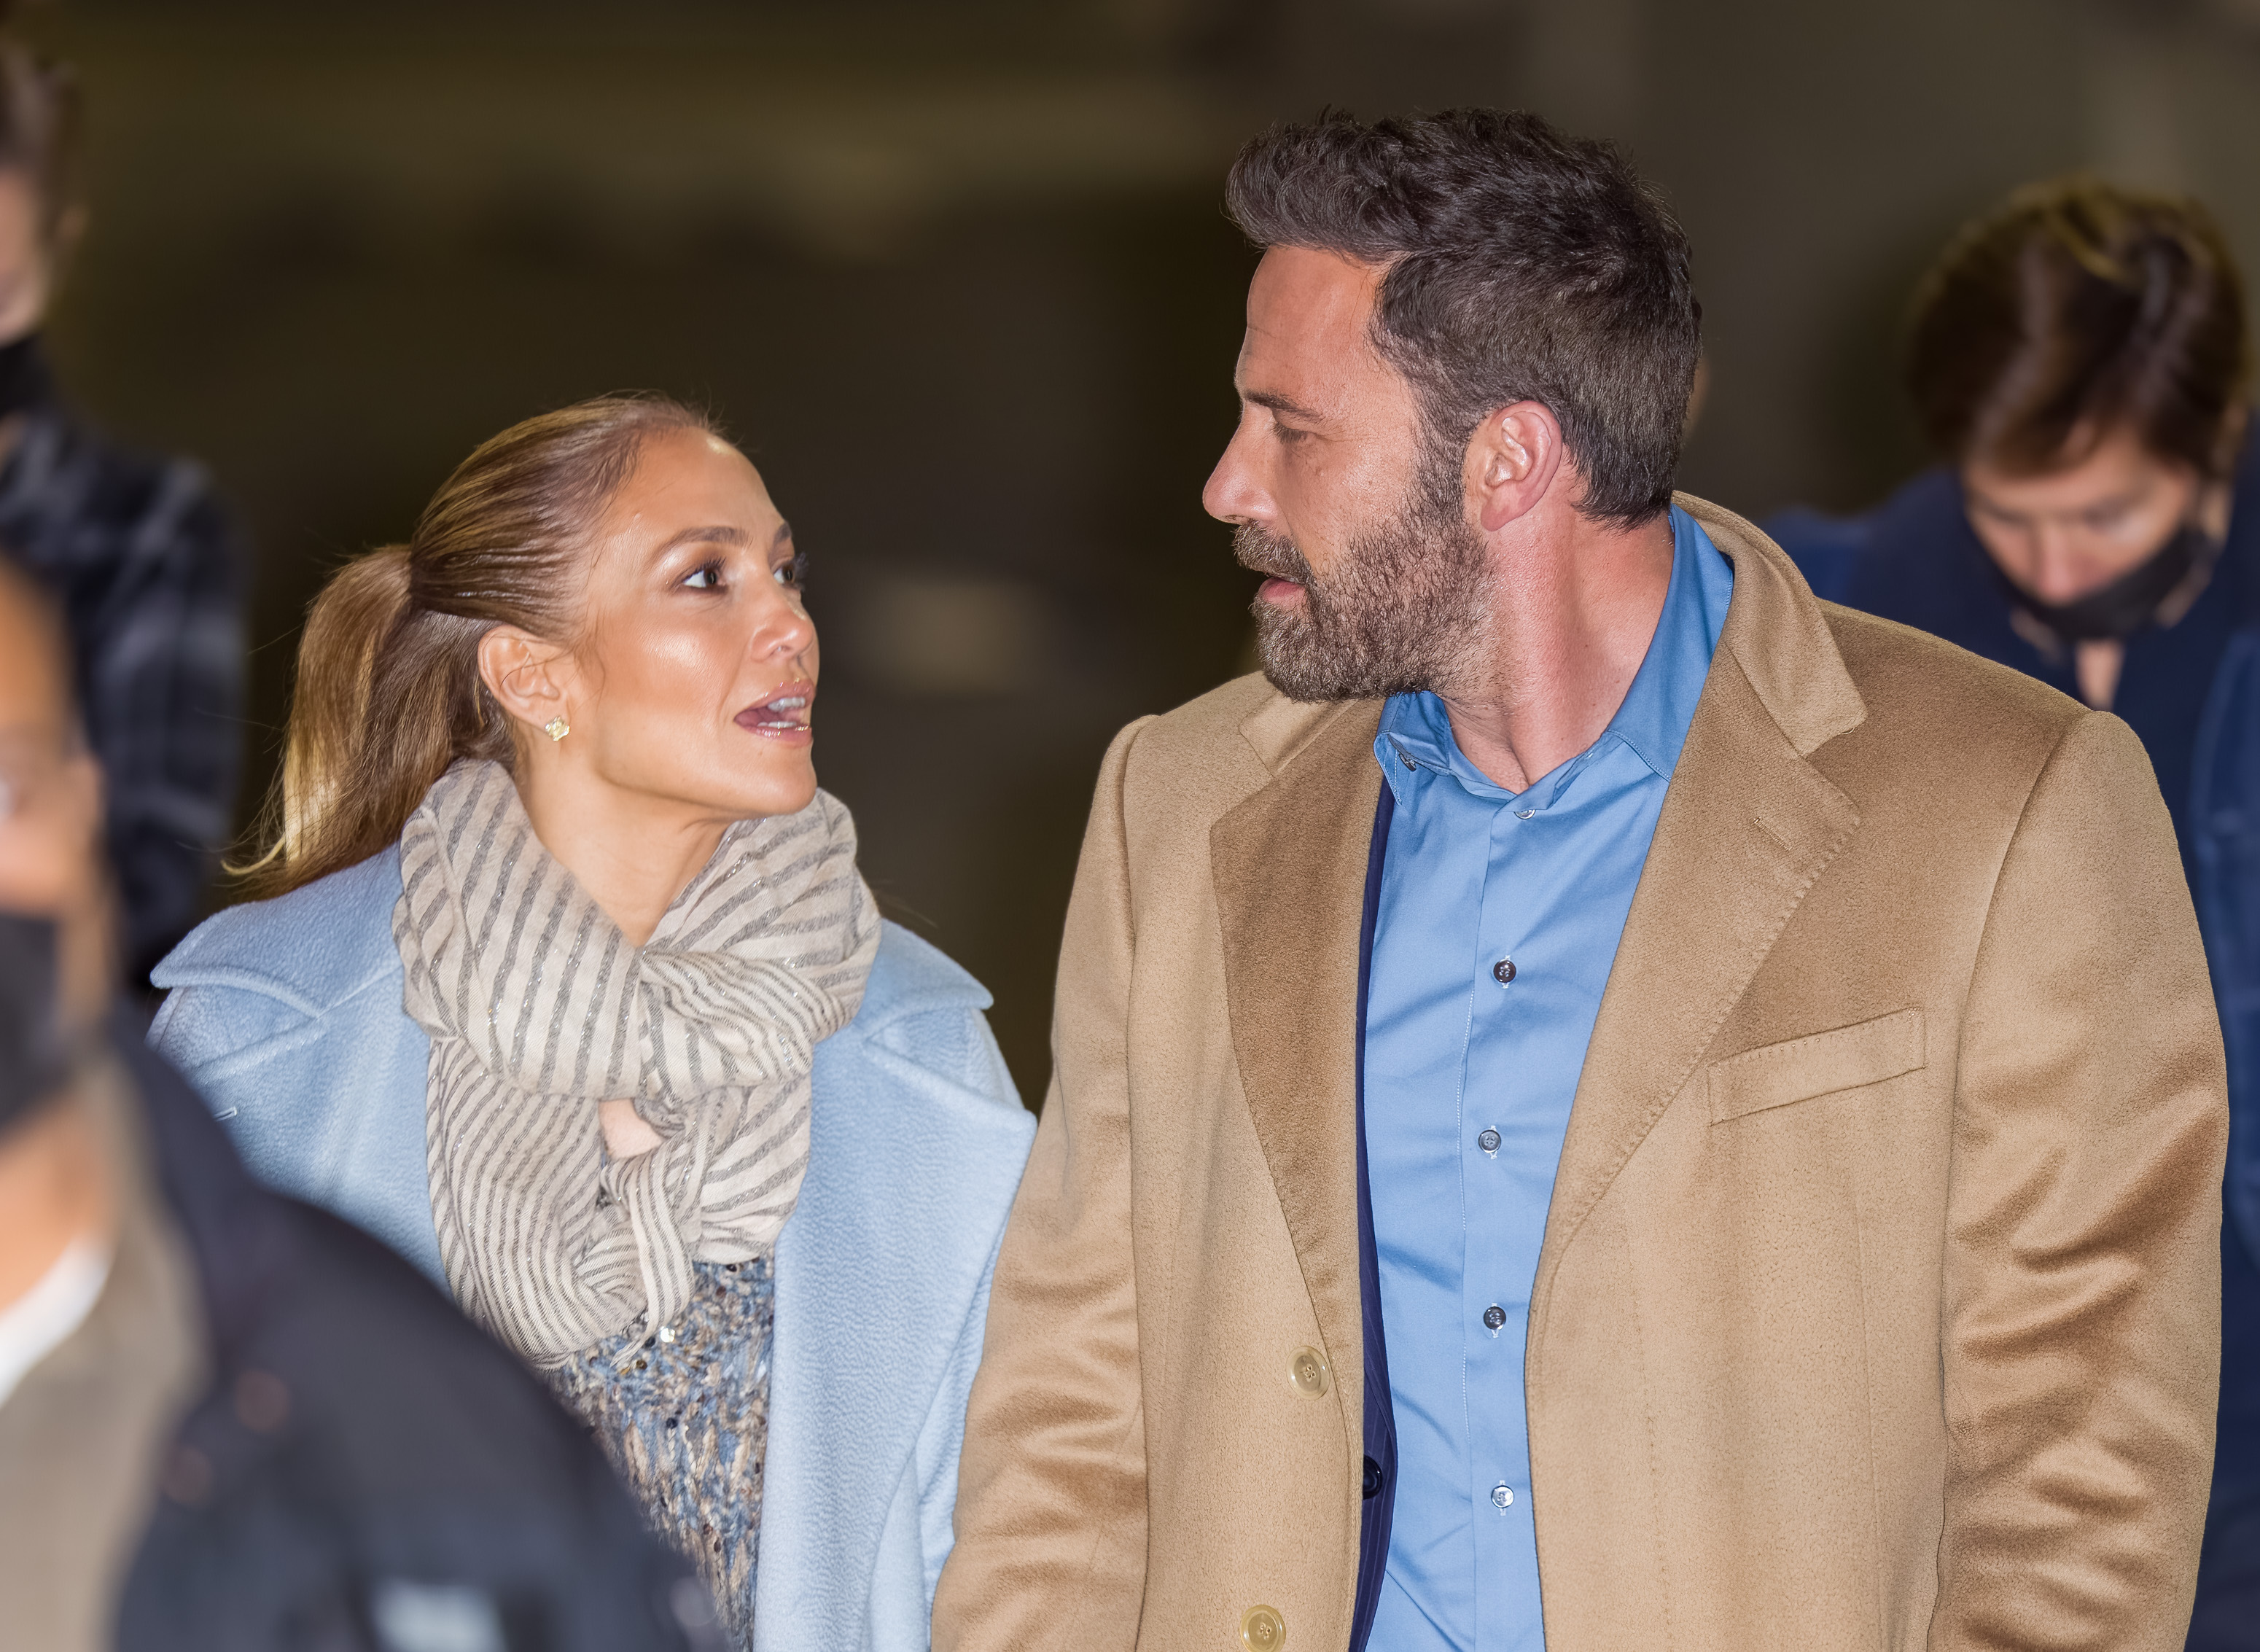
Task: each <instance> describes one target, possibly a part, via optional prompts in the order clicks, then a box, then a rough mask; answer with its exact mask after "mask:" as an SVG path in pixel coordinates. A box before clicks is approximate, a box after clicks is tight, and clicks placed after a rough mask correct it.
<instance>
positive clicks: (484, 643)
mask: <svg viewBox="0 0 2260 1652" xmlns="http://www.w3.org/2000/svg"><path fill="white" fill-rule="evenodd" d="M566 664H567V652H566V650H565V649H563V648H561V647H558V646H557V645H556V644H555V643H553V642H544V641H542V640H541V639H540V638H539V637H536V636H534V635H533V634H532V633H529V632H524V631H520V630H519V628H518V627H517V626H495V627H494V628H493V629H492V630H490V631H489V632H488V633H486V635H484V636H483V637H481V638H480V639H479V680H480V681H481V682H482V683H485V684H486V685H487V692H488V693H490V694H491V695H493V696H494V697H495V700H496V702H497V704H500V705H501V707H502V709H503V710H504V711H505V712H509V713H510V715H511V716H512V717H514V718H516V719H518V720H519V722H521V723H525V724H527V725H528V726H532V727H534V728H540V726H542V725H543V724H545V723H547V722H548V721H549V720H550V719H552V718H555V717H561V718H563V719H565V720H566V721H567V722H571V721H572V720H573V708H572V707H571V706H570V705H569V704H567V700H568V695H567V692H566V679H567V678H568V676H569V672H568V671H567V670H566V669H564V668H565V666H566Z"/></svg>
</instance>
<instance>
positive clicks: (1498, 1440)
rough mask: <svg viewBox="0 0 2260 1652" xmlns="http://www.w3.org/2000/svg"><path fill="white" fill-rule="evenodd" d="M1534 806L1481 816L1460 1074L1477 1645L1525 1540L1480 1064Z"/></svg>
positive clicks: (1511, 1188)
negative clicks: (1486, 821)
mask: <svg viewBox="0 0 2260 1652" xmlns="http://www.w3.org/2000/svg"><path fill="white" fill-rule="evenodd" d="M1532 819H1534V810H1533V809H1532V808H1530V807H1529V806H1528V805H1527V804H1526V803H1525V801H1524V800H1523V799H1522V798H1520V797H1515V798H1507V799H1504V800H1502V801H1500V802H1499V804H1498V806H1497V807H1496V808H1494V809H1493V810H1492V811H1491V821H1490V832H1489V840H1488V843H1487V848H1488V851H1489V853H1488V855H1487V856H1486V866H1485V870H1484V890H1483V901H1482V906H1481V911H1480V913H1479V915H1478V918H1477V925H1476V934H1477V946H1476V956H1475V958H1474V960H1473V962H1472V970H1473V974H1474V977H1475V978H1474V980H1473V982H1472V983H1471V986H1472V998H1471V1000H1470V1015H1469V1026H1468V1048H1467V1052H1466V1055H1465V1057H1464V1060H1463V1069H1462V1082H1461V1107H1460V1115H1461V1130H1460V1141H1459V1150H1460V1162H1461V1167H1462V1183H1463V1187H1464V1188H1465V1190H1466V1191H1465V1210H1466V1222H1465V1233H1466V1255H1467V1268H1466V1271H1465V1273H1464V1275H1463V1286H1462V1300H1461V1312H1462V1316H1463V1336H1464V1338H1465V1340H1466V1345H1467V1348H1468V1359H1467V1366H1466V1370H1467V1374H1468V1376H1467V1381H1468V1395H1467V1398H1468V1419H1467V1430H1468V1432H1467V1439H1468V1464H1467V1472H1468V1498H1469V1503H1470V1524H1471V1527H1472V1529H1473V1533H1474V1536H1475V1555H1474V1560H1475V1580H1474V1581H1475V1590H1474V1593H1475V1602H1476V1621H1477V1626H1478V1634H1477V1644H1478V1645H1488V1644H1490V1642H1489V1641H1486V1640H1485V1639H1484V1634H1483V1633H1482V1631H1483V1629H1484V1626H1491V1628H1492V1631H1493V1633H1494V1634H1496V1632H1497V1631H1498V1629H1500V1628H1503V1627H1505V1626H1507V1625H1508V1624H1510V1623H1511V1622H1513V1620H1514V1619H1515V1618H1516V1616H1517V1613H1515V1611H1514V1610H1513V1602H1514V1600H1515V1599H1516V1598H1517V1597H1516V1594H1515V1592H1514V1591H1513V1589H1512V1588H1511V1587H1510V1586H1509V1585H1510V1584H1511V1582H1512V1581H1513V1579H1514V1578H1515V1577H1517V1575H1518V1574H1519V1573H1520V1571H1521V1570H1524V1569H1525V1564H1526V1563H1525V1558H1524V1556H1525V1555H1526V1554H1527V1549H1528V1548H1529V1546H1530V1544H1531V1534H1530V1529H1529V1520H1530V1498H1529V1485H1530V1476H1529V1464H1528V1460H1527V1459H1528V1454H1527V1448H1525V1447H1524V1446H1523V1445H1522V1443H1521V1441H1522V1432H1523V1431H1522V1427H1521V1424H1522V1417H1521V1395H1522V1359H1523V1348H1524V1343H1525V1338H1526V1334H1527V1321H1528V1311H1529V1303H1528V1297H1529V1290H1530V1279H1529V1275H1528V1271H1527V1269H1526V1268H1525V1267H1524V1265H1523V1259H1522V1257H1521V1255H1520V1251H1521V1249H1522V1248H1523V1247H1521V1246H1520V1244H1518V1243H1517V1242H1516V1240H1515V1237H1514V1235H1513V1234H1512V1233H1511V1232H1510V1231H1509V1228H1508V1223H1507V1221H1506V1219H1505V1218H1506V1217H1507V1216H1508V1214H1509V1213H1510V1212H1511V1211H1512V1209H1513V1205H1514V1202H1515V1201H1516V1200H1518V1199H1520V1198H1523V1197H1524V1194H1525V1190H1524V1189H1523V1188H1522V1187H1520V1185H1519V1181H1518V1178H1516V1177H1515V1176H1514V1174H1513V1170H1514V1165H1513V1146H1514V1131H1513V1120H1512V1119H1511V1118H1509V1117H1508V1116H1507V1115H1506V1111H1505V1110H1507V1109H1510V1108H1511V1107H1512V1106H1513V1102H1514V1098H1513V1095H1512V1094H1501V1093H1499V1088H1498V1085H1497V1084H1496V1083H1492V1082H1490V1080H1489V1079H1488V1077H1487V1073H1486V1069H1496V1068H1497V1067H1498V1059H1497V1055H1498V1051H1499V1050H1500V1049H1501V1048H1502V1047H1507V1048H1511V1047H1512V1045H1513V1041H1514V1040H1515V1038H1516V1027H1515V1019H1516V994H1515V984H1516V982H1517V981H1518V979H1520V976H1521V974H1522V971H1523V969H1524V965H1523V964H1522V963H1521V962H1518V960H1517V954H1518V953H1519V952H1520V950H1521V949H1522V943H1523V942H1524V941H1525V940H1526V939H1527V937H1526V936H1525V934H1524V933H1523V925H1524V922H1525V919H1524V918H1523V916H1522V914H1521V913H1520V912H1519V911H1518V910H1517V907H1518V903H1517V901H1516V899H1515V897H1514V889H1515V876H1514V863H1515V859H1516V855H1515V850H1516V847H1517V844H1518V840H1519V839H1520V837H1521V836H1522V835H1523V834H1525V833H1527V832H1528V831H1529V830H1530V829H1531V827H1530V822H1531V821H1532ZM1487 1052H1488V1053H1489V1055H1490V1059H1488V1060H1487V1059H1486V1054H1487ZM1510 1065H1511V1063H1510ZM1503 1148H1504V1149H1505V1157H1502V1149H1503Z"/></svg>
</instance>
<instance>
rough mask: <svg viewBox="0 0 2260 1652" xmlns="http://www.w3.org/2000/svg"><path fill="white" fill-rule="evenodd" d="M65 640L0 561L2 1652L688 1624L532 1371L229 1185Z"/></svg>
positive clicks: (348, 1244) (661, 1554) (540, 1643)
mask: <svg viewBox="0 0 2260 1652" xmlns="http://www.w3.org/2000/svg"><path fill="white" fill-rule="evenodd" d="M67 652H68V650H67V644H66V643H65V640H64V639H63V635H62V633H61V627H60V626H59V625H58V623H57V622H56V620H55V618H54V614H53V612H52V611H51V610H50V608H49V606H48V602H47V599H46V597H45V595H44V594H43V593H40V592H39V591H38V590H36V589H35V588H34V587H32V585H31V584H29V583H27V582H26V581H25V579H24V577H23V576H21V575H20V574H18V573H15V572H12V571H11V570H8V569H4V568H0V1643H4V1644H6V1645H8V1646H10V1647H24V1648H33V1647H36V1648H40V1652H94V1648H109V1647H113V1646H115V1647H119V1648H126V1649H127V1652H140V1649H142V1648H147V1649H148V1652H159V1649H160V1648H162V1649H163V1652H183V1649H193V1648H211V1652H222V1649H223V1648H225V1652H262V1649H265V1648H272V1649H273V1652H284V1649H285V1648H307V1647H313V1646H320V1647H325V1648H338V1649H339V1652H359V1649H361V1648H367V1649H368V1652H424V1649H426V1648H434V1647H439V1646H443V1645H444V1646H447V1647H451V1648H462V1652H564V1649H565V1648H584V1649H585V1652H598V1648H607V1649H608V1648H615V1647H636V1648H690V1647H694V1646H707V1645H712V1644H714V1643H715V1641H714V1620H713V1614H712V1606H711V1604H709V1602H708V1600H707V1597H706V1594H705V1591H704V1589H703V1588H702V1587H701V1586H700V1585H699V1584H697V1582H696V1580H695V1579H694V1578H693V1577H691V1576H690V1572H689V1570H688V1568H686V1567H685V1566H684V1565H683V1563H682V1562H680V1561H679V1560H678V1559H676V1557H675V1556H674V1555H670V1554H669V1553H668V1552H667V1551H666V1550H664V1549H663V1548H661V1547H660V1546H659V1545H658V1544H656V1543H654V1541H651V1540H650V1538H649V1537H648V1536H647V1535H646V1534H644V1533H643V1532H642V1531H641V1529H640V1523H639V1521H638V1520H637V1518H636V1514H635V1510H634V1506H633V1504H632V1503H631V1502H630V1500H629V1499H628V1498H627V1497H626V1494H625V1493H624V1492H623V1491H622V1490H621V1489H620V1487H619V1484H618V1483H617V1481H615V1480H614V1478H613V1477H612V1475H611V1472H610V1470H608V1469H607V1467H606V1466H605V1464H604V1459H603V1457H602V1455H601V1454H599V1453H598V1452H597V1450H596V1448H594V1447H593V1446H591V1445H590V1443H589V1441H587V1440H586V1438H585V1437H583V1435H582V1434H581V1433H580V1431H579V1430H578V1429H577V1428H576V1427H574V1426H573V1424H572V1422H571V1420H569V1418H568V1417H567V1416H566V1415H565V1413H564V1412H561V1410H559V1409H558V1407H557V1406H556V1405H555V1404H554V1401H552V1400H551V1399H550V1398H549V1397H548V1396H547V1394H545V1393H544V1392H543V1391H542V1390H541V1388H540V1384H537V1383H536V1382H534V1381H533V1379H532V1378H531V1377H528V1376H527V1375H526V1372H525V1371H524V1370H522V1369H521V1368H520V1367H519V1364H518V1362H516V1361H514V1360H512V1359H511V1358H510V1357H509V1356H508V1355H506V1354H504V1352H503V1351H502V1350H500V1349H499V1348H495V1347H494V1346H493V1344H492V1343H490V1341H488V1340H487V1339H486V1338H484V1337H483V1336H481V1335H480V1334H478V1333H477V1331H476V1330H475V1329H474V1328H473V1327H470V1326H469V1325H468V1324H466V1323H465V1322H464V1321H463V1320H462V1319H461V1317H460V1316H459V1315H457V1314H456V1313H455V1312H454V1310H453V1309H452V1308H451V1307H449V1306H448V1305H447V1303H446V1302H445V1301H444V1300H443V1299H442V1298H440V1296H439V1295H437V1294H436V1293H435V1292H433V1291H432V1290H431V1289H430V1288H429V1287H428V1286H427V1285H426V1284H425V1283H424V1282H423V1281H422V1280H420V1279H418V1277H416V1275H415V1272H414V1270H413V1269H410V1268H409V1267H408V1266H407V1265H406V1264H404V1263H403V1262H400V1261H399V1259H398V1258H397V1257H395V1256H392V1255H390V1254H388V1253H387V1252H386V1251H385V1250H384V1249H383V1247H381V1246H379V1245H377V1244H376V1243H375V1242H374V1241H371V1240H369V1239H368V1238H367V1237H366V1236H364V1235H362V1234H359V1233H356V1232H355V1231H354V1229H353V1228H351V1227H350V1226H347V1224H345V1223H343V1222H340V1221H339V1220H337V1219H335V1218H333V1217H331V1216H329V1215H327V1214H325V1213H324V1212H320V1211H317V1210H312V1209H310V1208H308V1207H307V1206H305V1205H299V1204H297V1203H295V1202H293V1201H290V1200H288V1199H285V1198H280V1197H278V1196H276V1195H274V1194H271V1193H268V1192H266V1191H263V1190H261V1189H260V1188H258V1187H257V1186H256V1185H255V1184H253V1183H252V1182H251V1180H250V1178H249V1177H248V1176H247V1175H246V1174H245V1172H244V1170H243V1169H242V1167H241V1166H240V1164H239V1163H238V1162H237V1161H236V1159H235V1157H234V1155H233V1154H232V1152H231V1151H230V1150H229V1148H228V1146H227V1143H226V1141H225V1139H224V1138H223V1136H222V1134H221V1132H220V1130H219V1128H218V1126H216V1125H214V1124H213V1123H212V1121H211V1119H210V1117H209V1116H207V1114H206V1112H205V1111H204V1107H203V1106H202V1105H201V1104H199V1103H198V1101H197V1098H195V1097H194V1096H193V1095H191V1094H190V1091H188V1089H187V1087H186V1086H185V1085H184V1084H183V1083H182V1082H181V1080H180V1078H179V1077H178V1076H176V1075H175V1074H174V1072H173V1071H172V1070H171V1069H169V1068H168V1067H167V1066H166V1065H165V1064H164V1063H163V1062H161V1061H160V1060H158V1059H157V1058H156V1057H155V1056H154V1055H151V1054H150V1053H149V1052H148V1051H147V1049H146V1048H143V1046H142V1044H141V1041H140V1039H139V1034H138V1029H137V1026H136V1025H135V1023H134V1022H133V1021H132V1020H131V1019H128V1018H125V1017H123V1016H121V1015H120V1014H119V1013H118V1012H117V1011H116V1010H115V1009H114V1008H113V1007H112V1006H113V1003H114V995H115V985H114V980H115V977H114V974H113V969H112V965H113V959H114V950H115V949H114V947H113V945H112V941H111V933H112V932H111V912H112V910H113V909H112V905H111V892H110V890H109V888H108V884H107V874H106V869H104V866H103V864H102V854H101V848H102V846H101V819H102V814H101V807H102V780H101V776H100V773H99V770H98V769H97V765H96V763H95V762H94V760H93V758H92V756H91V755H90V754H89V753H88V751H87V749H86V747H85V745H84V744H83V742H82V738H81V736H80V733H79V727H78V722H77V718H76V715H75V710H74V708H73V707H72V705H71V702H70V690H69V674H68V667H67V665H66V658H67ZM443 1630H444V1631H446V1632H447V1633H445V1634H442V1633H440V1631H443Z"/></svg>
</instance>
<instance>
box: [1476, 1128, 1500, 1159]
mask: <svg viewBox="0 0 2260 1652" xmlns="http://www.w3.org/2000/svg"><path fill="white" fill-rule="evenodd" d="M1476 1146H1477V1147H1479V1148H1482V1149H1483V1150H1484V1152H1485V1153H1497V1152H1498V1131H1496V1130H1492V1129H1489V1128H1486V1129H1485V1130H1484V1133H1483V1134H1481V1135H1479V1136H1477V1138H1476Z"/></svg>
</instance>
